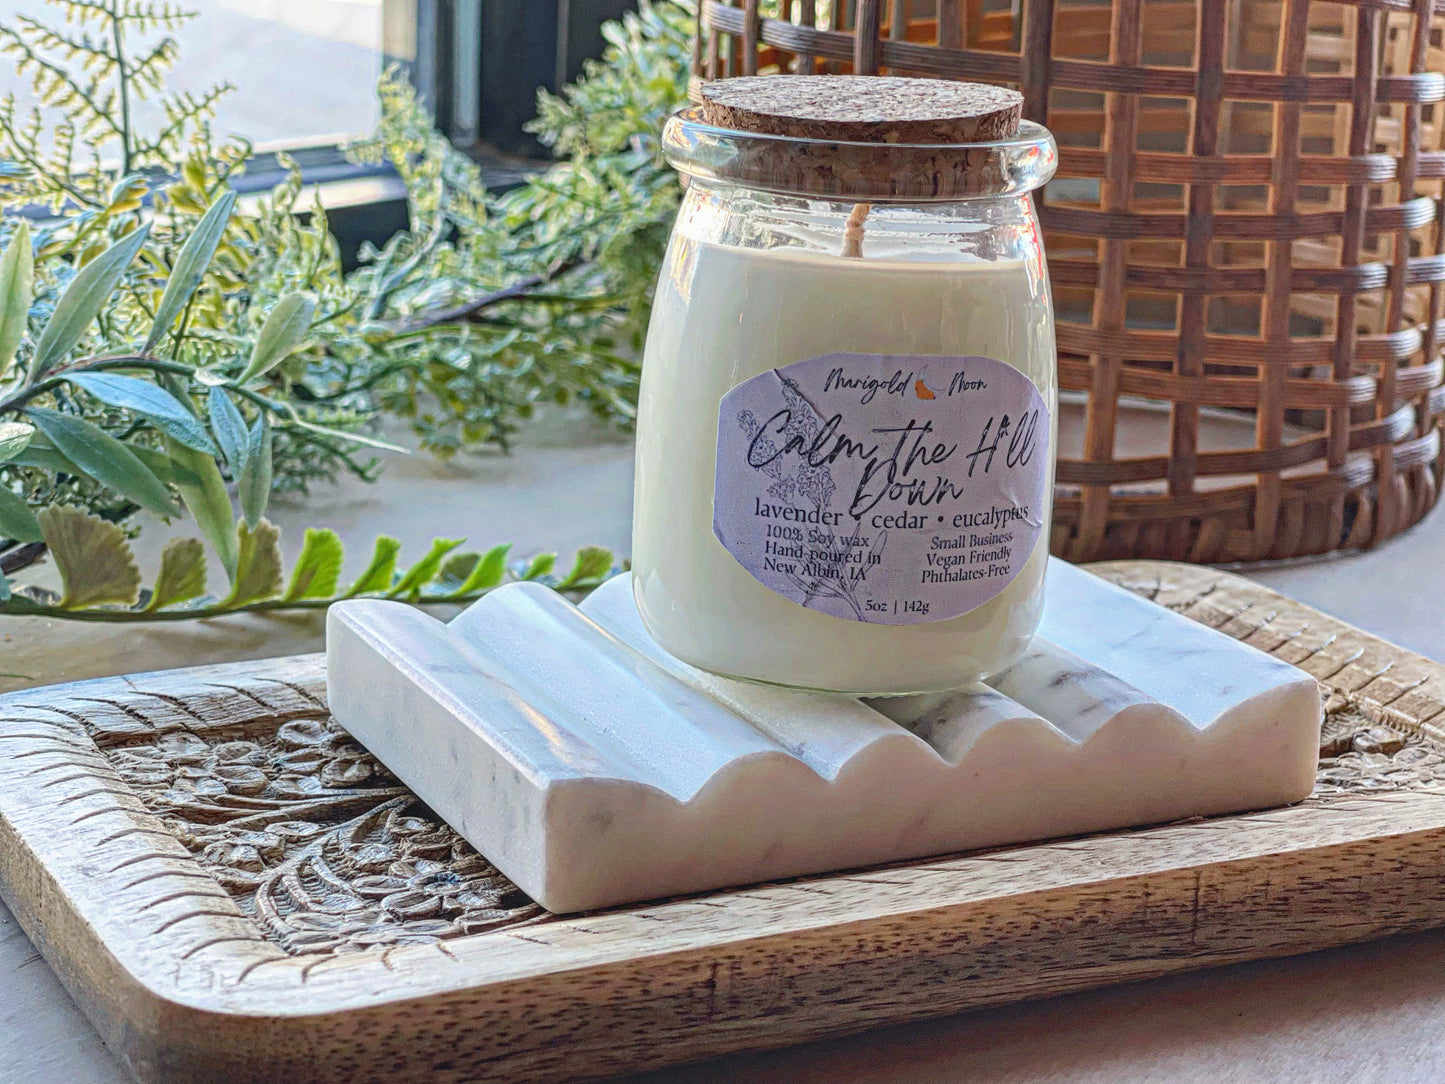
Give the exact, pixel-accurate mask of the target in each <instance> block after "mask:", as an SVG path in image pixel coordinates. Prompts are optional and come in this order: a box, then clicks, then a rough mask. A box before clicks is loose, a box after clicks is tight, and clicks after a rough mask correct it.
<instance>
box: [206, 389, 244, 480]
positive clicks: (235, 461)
mask: <svg viewBox="0 0 1445 1084" xmlns="http://www.w3.org/2000/svg"><path fill="white" fill-rule="evenodd" d="M206 406H207V409H208V411H209V412H210V415H211V432H213V433H215V434H216V440H217V442H218V443H219V444H220V445H221V452H222V453H223V454H224V455H225V457H226V463H227V464H228V465H229V466H230V468H231V477H232V478H239V477H240V476H241V467H242V465H243V464H244V463H245V461H246V449H247V445H248V443H249V438H248V436H247V434H246V419H245V418H243V417H241V411H240V410H239V409H237V407H236V404H235V403H234V402H233V401H232V399H231V397H230V396H229V395H227V394H226V389H225V388H212V389H211V390H210V392H209V393H207V396H206Z"/></svg>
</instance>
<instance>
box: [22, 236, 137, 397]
mask: <svg viewBox="0 0 1445 1084" xmlns="http://www.w3.org/2000/svg"><path fill="white" fill-rule="evenodd" d="M149 234H150V225H149V224H147V225H144V226H142V227H141V228H140V229H138V230H134V231H132V232H131V233H128V234H126V236H124V237H122V238H121V239H120V240H119V241H117V242H116V243H115V244H113V245H111V246H110V247H109V248H108V249H106V250H105V251H104V252H102V253H101V254H100V255H99V256H97V257H96V258H95V259H93V260H91V261H90V263H88V264H86V265H85V266H84V267H82V268H81V269H80V270H79V271H78V272H77V273H76V275H75V277H74V278H73V279H71V280H70V285H69V286H67V287H66V288H65V293H63V294H61V295H60V300H59V301H57V302H56V303H55V311H54V312H52V313H51V314H50V319H49V320H48V321H46V324H45V330H44V331H42V332H41V333H40V341H39V342H37V343H36V344H35V356H34V357H33V358H31V359H30V372H29V374H28V378H29V381H30V383H32V384H33V383H34V382H35V381H37V380H39V379H40V378H41V377H42V376H44V375H45V374H46V373H48V372H49V371H50V370H51V369H53V368H54V367H55V366H56V365H58V364H59V363H60V362H61V361H63V360H65V356H66V355H67V354H69V353H70V351H71V350H73V349H74V348H75V344H76V343H78V342H80V340H81V339H82V338H84V336H85V333H86V331H87V330H88V329H89V327H90V325H91V324H92V323H93V322H94V321H95V318H96V316H97V315H98V314H99V313H100V310H101V309H103V308H104V307H105V305H106V303H107V302H108V301H110V297H111V295H112V294H113V293H115V288H116V287H117V286H119V285H120V280H121V279H122V278H124V277H125V272H126V268H128V267H130V265H131V261H133V260H134V259H135V255H136V253H137V252H139V251H140V247H141V245H143V244H145V241H146V237H147V236H149Z"/></svg>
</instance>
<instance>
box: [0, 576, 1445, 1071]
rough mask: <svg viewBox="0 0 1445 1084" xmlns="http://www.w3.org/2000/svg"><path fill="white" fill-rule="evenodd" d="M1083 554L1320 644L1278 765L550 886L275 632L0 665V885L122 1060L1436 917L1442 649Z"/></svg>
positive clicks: (954, 987)
mask: <svg viewBox="0 0 1445 1084" xmlns="http://www.w3.org/2000/svg"><path fill="white" fill-rule="evenodd" d="M1095 570H1096V571H1099V572H1100V573H1102V574H1103V575H1106V576H1108V577H1109V578H1111V579H1113V580H1115V581H1117V582H1120V583H1123V584H1124V585H1125V586H1127V587H1130V588H1131V589H1133V590H1136V591H1139V592H1141V593H1144V594H1147V595H1149V596H1151V597H1153V598H1155V599H1156V600H1157V601H1159V602H1161V603H1163V604H1165V605H1168V606H1170V607H1171V608H1174V609H1177V610H1180V611H1182V612H1184V613H1187V614H1188V615H1189V616H1191V617H1193V618H1196V619H1198V620H1200V621H1204V622H1207V623H1208V624H1210V625H1214V626H1216V627H1218V628H1221V629H1223V630H1224V631H1226V632H1229V633H1231V634H1232V635H1235V636H1237V637H1239V638H1241V639H1246V640H1248V641H1249V642H1250V643H1252V644H1254V645H1255V646H1257V647H1260V648H1263V649H1265V650H1268V651H1270V652H1272V653H1274V654H1275V655H1278V656H1279V657H1281V658H1284V659H1287V660H1289V661H1291V662H1295V663H1298V664H1299V665H1301V666H1302V667H1304V668H1305V669H1306V670H1308V671H1309V672H1310V673H1312V674H1314V675H1315V676H1316V677H1317V678H1319V680H1320V681H1321V683H1322V684H1323V685H1324V686H1325V687H1326V691H1327V693H1328V709H1329V715H1328V721H1327V723H1326V728H1325V735H1324V739H1323V745H1324V748H1323V750H1322V752H1323V753H1324V759H1323V760H1322V761H1321V767H1320V773H1319V782H1318V785H1317V787H1316V790H1315V793H1314V795H1313V796H1312V797H1311V798H1310V799H1308V800H1307V801H1305V802H1303V803H1301V804H1300V805H1297V806H1293V807H1290V808H1286V809H1279V810H1271V811H1267V812H1261V813H1253V814H1246V815H1241V816H1230V817H1221V818H1214V819H1210V820H1200V821H1194V822H1186V823H1180V824H1174V825H1168V826H1162V827H1154V828H1148V829H1142V830H1137V831H1131V832H1117V833H1109V834H1104V835H1098V836H1091V837H1086V838H1081V839H1073V840H1063V841H1056V842H1051V843H1045V844H1036V845H1025V846H1019V847H1011V848H1006V849H1001V850H997V851H992V852H987V853H978V854H972V855H967V856H959V857H951V858H944V859H937V860H931V861H926V862H918V863H912V864H907V865H901V866H892V867H887V868H882V869H873V870H867V871H860V872H852V873H844V874H835V875H830V876H822V877H813V878H805V879H800V880H797V881H792V882H787V883H779V884H766V885H758V886H754V887H750V888H744V889H737V890H731V891H725V892H717V893H712V894H710V895H706V896H702V897H695V898H686V899H679V900H674V901H671V902H666V903H660V904H653V905H648V906H642V907H633V908H625V909H618V910H613V911H606V912H601V913H595V914H590V915H582V916H573V917H570V918H554V917H552V916H550V915H547V914H546V913H545V912H542V911H541V910H540V909H539V908H537V907H536V906H535V905H534V904H532V902H531V901H530V900H528V899H527V898H526V897H525V896H524V895H523V894H522V893H520V892H519V891H518V890H517V889H516V888H515V887H513V886H512V885H511V884H510V883H508V882H507V881H506V880H505V878H503V877H502V876H501V875H500V874H499V873H498V872H497V871H496V870H494V869H493V868H492V867H491V866H490V865H488V863H486V862H485V861H484V860H483V859H481V858H480V857H479V856H478V855H476V854H475V852H473V851H471V850H470V848H469V847H468V846H467V845H466V844H465V843H464V842H463V841H462V840H461V839H460V838H459V837H457V836H456V835H455V834H454V833H453V832H452V831H451V830H450V829H449V828H447V827H446V826H445V825H444V824H442V823H440V822H438V821H437V820H436V819H435V817H433V816H432V814H431V813H430V812H429V811H428V810H427V809H425V808H424V807H422V806H421V805H419V803H417V802H416V800H415V799H414V798H413V797H412V796H411V795H410V794H409V793H408V792H407V791H406V790H405V788H403V787H401V786H400V785H399V784H398V783H397V782H396V781H395V780H394V779H392V778H390V777H389V776H387V775H386V773H385V771H384V770H383V769H382V768H381V767H380V766H379V765H378V764H377V763H376V762H375V761H374V760H372V759H371V757H370V756H369V755H368V754H367V753H366V752H365V750H363V749H362V748H360V747H359V746H358V745H356V744H355V743H354V742H352V741H351V740H350V739H349V738H348V737H347V736H346V735H345V734H344V733H342V732H341V731H340V730H339V729H338V728H337V727H336V726H335V725H334V724H333V723H332V722H331V721H330V720H329V718H328V715H327V711H326V705H325V700H324V694H325V688H324V680H323V673H324V670H323V664H322V657H321V656H319V655H317V656H297V657H293V658H287V659H276V660H270V661H267V662H253V663H239V664H234V665H228V666H211V667H203V668H197V669H191V670H181V671H170V672H163V673H155V674H147V675H140V676H133V677H128V678H112V679H101V680H97V681H88V682H80V683H76V684H71V685H64V686H55V687H51V688H44V689H35V690H30V691H27V692H22V693H13V694H10V695H8V696H4V697H0V894H3V896H4V898H5V901H6V902H7V903H8V904H9V905H10V907H11V909H12V910H13V911H14V912H15V914H16V916H17V918H18V919H19V921H20V922H21V924H22V925H23V926H24V928H25V930H26V931H27V932H28V933H29V935H30V936H31V938H32V939H34V941H35V943H36V945H37V946H38V947H39V948H40V950H41V952H42V953H43V954H44V955H45V958H46V959H47V960H48V961H49V962H50V964H51V966H52V967H53V968H55V970H56V971H57V973H58V974H59V975H60V977H61V979H62V981H63V982H64V983H65V985H66V987H67V988H68V989H69V990H70V992H71V994H72V995H73V996H74V997H75V999H76V1000H77V1002H79V1004H80V1005H81V1006H82V1008H84V1010H85V1011H86V1013H87V1014H88V1015H89V1017H90V1019H91V1020H92V1021H93V1022H94V1023H95V1025H96V1027H97V1028H99V1030H100V1032H101V1034H102V1035H103V1036H104V1037H105V1039H106V1041H107V1043H108V1044H109V1045H110V1046H111V1048H112V1050H114V1051H115V1052H116V1053H117V1054H118V1055H120V1057H122V1058H123V1059H124V1060H125V1061H126V1062H127V1064H128V1065H129V1066H130V1067H131V1069H132V1071H133V1072H134V1073H135V1074H136V1076H137V1077H139V1078H140V1079H141V1080H142V1081H194V1080H198V1079H199V1080H222V1079H224V1080H227V1081H275V1080H287V1081H293V1082H298V1084H299V1082H302V1081H463V1080H479V1079H486V1080H500V1081H546V1080H561V1079H576V1078H589V1077H599V1076H604V1075H608V1074H614V1073H619V1072H624V1071H632V1070H641V1069H647V1068H654V1067H657V1066H661V1065H665V1064H669V1063H673V1062H679V1061H685V1060H690V1059H695V1058H701V1057H706V1056H709V1055H714V1054H718V1053H722V1052H724V1051H729V1050H739V1049H761V1048H766V1047H773V1046H783V1045H787V1044H790V1043H796V1042H800V1041H803V1040H805V1039H810V1038H816V1037H818V1036H822V1035H828V1034H837V1033H841V1032H846V1031H856V1030H860V1029H863V1028H867V1027H870V1026H874V1025H877V1024H881V1023H886V1022H892V1021H900V1020H907V1019H917V1018H920V1017H925V1016H936V1015H942V1014H946V1013H950V1012H956V1011H958V1010H961V1009H967V1008H971V1007H975V1006H980V1005H987V1004H996V1003H1000V1002H1005V1001H1012V1000H1020V999H1024V998H1030V997H1040V996H1045V995H1051V994H1058V993H1062V992H1065V991H1069V990H1077V989H1081V988H1084V987H1089V986H1097V985H1103V984H1107V983H1111V982H1118V981H1122V980H1126V979H1135V978H1144V977H1149V976H1154V975H1160V974H1164V973H1167V972H1171V971H1179V970H1185V969H1189V968H1200V967H1207V966H1213V965H1217V964H1223V963H1230V962H1234V961H1238V960H1245V959H1253V958H1259V957H1266V956H1277V955H1284V954H1288V953H1293V952H1302V951H1306V950H1310V949H1317V948H1322V947H1325V946H1329V945H1335V944H1341V943H1344V942H1349V941H1359V940H1364V939H1367V938H1371V937H1378V936H1382V935H1385V934H1390V933H1395V932H1398V931H1402V930H1410V929H1420V928H1424V927H1428V926H1433V925H1445V879H1442V878H1441V876H1440V870H1441V868H1442V864H1445V667H1442V666H1440V665H1438V664H1435V663H1432V662H1429V661H1428V660H1425V659H1422V658H1420V657H1419V656H1416V655H1412V654H1410V653H1408V652H1405V651H1402V650H1401V649H1399V648H1396V647H1393V646H1391V645H1389V644H1386V643H1384V642H1382V641H1380V640H1377V639H1375V638H1373V637H1370V636H1368V635H1366V634H1365V633H1362V632H1360V631H1358V630H1356V629H1352V628H1350V627H1349V626H1346V625H1344V624H1342V623H1340V622H1338V621H1335V620H1333V619H1331V618H1328V617H1325V616H1323V615H1321V614H1319V613H1317V612H1315V611H1313V610H1310V609H1308V608H1307V607H1304V606H1301V605H1299V604H1297V603H1294V602H1291V601H1289V600H1287V599H1284V598H1282V597H1281V596H1279V595H1277V594H1275V593H1273V592H1271V591H1268V590H1266V589H1264V588H1261V587H1258V586H1257V585H1254V584H1251V583H1249V582H1248V581H1245V580H1243V579H1240V578H1238V577H1234V576H1230V575H1228V574H1225V573H1219V572H1215V571H1212V570H1208V569H1199V568H1192V567H1189V566H1182V565H1170V564H1163V563H1156V562H1117V563H1112V564H1108V565H1101V566H1095Z"/></svg>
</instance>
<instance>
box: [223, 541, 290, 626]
mask: <svg viewBox="0 0 1445 1084" xmlns="http://www.w3.org/2000/svg"><path fill="white" fill-rule="evenodd" d="M280 537H281V529H280V528H279V527H277V526H276V525H275V524H274V523H272V522H271V521H270V520H269V519H263V520H262V521H261V522H260V523H258V524H256V529H255V530H254V531H253V530H251V528H249V527H247V526H246V524H245V522H244V521H243V522H241V523H238V524H236V581H235V585H234V586H233V587H232V588H231V594H230V596H229V597H228V598H227V599H226V602H225V605H227V606H245V605H247V604H248V603H252V602H264V601H265V600H266V599H268V598H275V597H276V596H277V595H279V594H280V593H281V547H280V546H279V545H278V544H277V543H278V540H279V539H280Z"/></svg>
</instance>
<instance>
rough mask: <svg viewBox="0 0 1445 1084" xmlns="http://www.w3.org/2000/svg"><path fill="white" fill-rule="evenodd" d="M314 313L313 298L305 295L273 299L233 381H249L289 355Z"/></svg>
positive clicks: (300, 339) (297, 344) (298, 343)
mask: <svg viewBox="0 0 1445 1084" xmlns="http://www.w3.org/2000/svg"><path fill="white" fill-rule="evenodd" d="M315 312H316V300H315V299H314V298H311V297H308V296H307V295H306V294H287V295H286V296H285V297H283V298H281V300H280V301H278V302H276V304H275V306H274V307H273V308H272V309H271V311H270V313H268V314H267V316H266V322H265V323H264V324H262V325H261V334H260V335H258V336H257V337H256V345H255V347H254V348H253V349H252V351H251V360H250V362H249V363H248V364H247V365H246V368H245V370H244V371H242V373H241V375H240V376H239V377H238V378H237V379H236V383H237V384H249V383H250V382H251V381H253V380H255V379H256V378H257V377H259V376H264V375H265V374H266V373H268V372H270V371H271V370H272V369H274V368H275V367H276V366H277V365H280V364H281V362H283V361H285V360H286V359H287V358H288V357H290V356H291V353H292V352H293V351H294V350H295V349H296V348H297V347H298V346H300V345H301V343H302V340H304V339H305V338H306V332H307V331H308V330H310V328H311V317H312V315H313V314H314V313H315Z"/></svg>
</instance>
